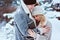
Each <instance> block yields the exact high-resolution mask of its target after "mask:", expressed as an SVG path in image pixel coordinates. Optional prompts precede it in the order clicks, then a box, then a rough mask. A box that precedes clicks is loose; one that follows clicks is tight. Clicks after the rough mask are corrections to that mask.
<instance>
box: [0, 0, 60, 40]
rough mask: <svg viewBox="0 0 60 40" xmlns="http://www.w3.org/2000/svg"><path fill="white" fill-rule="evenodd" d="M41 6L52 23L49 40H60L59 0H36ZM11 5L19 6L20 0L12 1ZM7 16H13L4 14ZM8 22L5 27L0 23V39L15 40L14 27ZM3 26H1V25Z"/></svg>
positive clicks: (12, 15)
mask: <svg viewBox="0 0 60 40" xmlns="http://www.w3.org/2000/svg"><path fill="white" fill-rule="evenodd" d="M37 2H39V4H40V5H41V8H43V10H44V12H45V16H46V17H47V19H48V20H49V21H50V22H51V24H52V36H51V40H60V0H38V1H37ZM13 5H15V6H18V7H19V6H20V5H21V2H20V0H16V1H14V2H13ZM4 15H8V17H14V13H12V14H4ZM13 21H14V19H11V20H10V21H9V23H10V24H11V23H12V22H13ZM9 23H7V24H6V27H4V26H3V25H1V24H0V40H15V28H14V26H13V24H12V25H10V24H9ZM1 26H3V27H1Z"/></svg>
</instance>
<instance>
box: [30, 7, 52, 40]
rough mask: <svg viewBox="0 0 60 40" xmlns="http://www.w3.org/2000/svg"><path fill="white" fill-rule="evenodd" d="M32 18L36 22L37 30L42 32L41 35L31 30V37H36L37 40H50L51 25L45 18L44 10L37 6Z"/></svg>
mask: <svg viewBox="0 0 60 40" xmlns="http://www.w3.org/2000/svg"><path fill="white" fill-rule="evenodd" d="M32 16H33V18H34V19H35V20H36V28H37V29H38V30H39V31H40V34H37V33H36V32H34V31H33V32H32V30H30V29H29V31H30V32H29V33H30V34H31V36H32V37H35V38H36V40H50V37H51V24H50V22H49V21H48V20H47V19H46V17H45V16H44V14H43V10H42V8H41V7H40V6H36V7H35V8H34V9H33V11H32Z"/></svg>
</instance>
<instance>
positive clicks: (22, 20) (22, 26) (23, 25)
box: [14, 14, 28, 36]
mask: <svg viewBox="0 0 60 40" xmlns="http://www.w3.org/2000/svg"><path fill="white" fill-rule="evenodd" d="M14 21H15V22H16V24H17V27H18V28H19V31H20V32H21V33H22V35H24V36H28V32H27V30H28V24H27V20H26V17H25V15H24V14H16V15H15V17H14Z"/></svg>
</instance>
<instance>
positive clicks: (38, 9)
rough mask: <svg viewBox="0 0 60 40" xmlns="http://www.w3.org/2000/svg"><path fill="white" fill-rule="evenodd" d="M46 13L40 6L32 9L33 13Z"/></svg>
mask: <svg viewBox="0 0 60 40" xmlns="http://www.w3.org/2000/svg"><path fill="white" fill-rule="evenodd" d="M39 14H44V10H43V9H42V8H41V7H40V6H36V7H34V9H33V10H32V15H39Z"/></svg>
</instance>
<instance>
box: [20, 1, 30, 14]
mask: <svg viewBox="0 0 60 40" xmlns="http://www.w3.org/2000/svg"><path fill="white" fill-rule="evenodd" d="M21 6H22V8H23V9H24V11H25V12H26V13H27V14H30V11H29V9H28V8H27V6H26V5H25V4H24V2H23V0H21Z"/></svg>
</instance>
